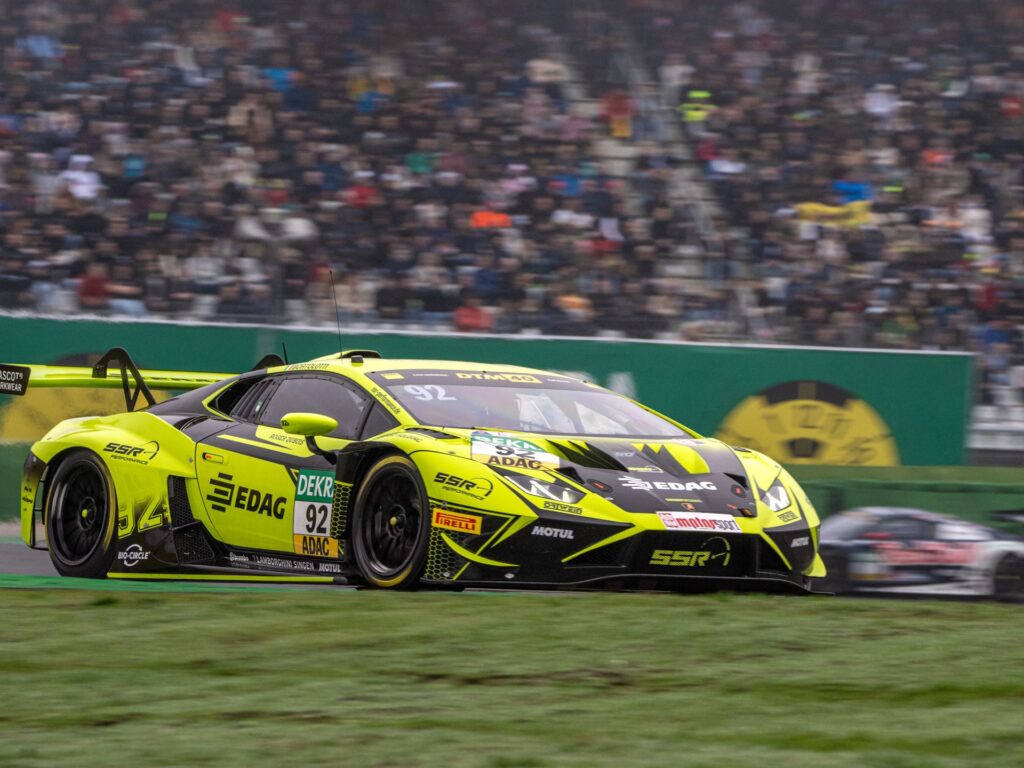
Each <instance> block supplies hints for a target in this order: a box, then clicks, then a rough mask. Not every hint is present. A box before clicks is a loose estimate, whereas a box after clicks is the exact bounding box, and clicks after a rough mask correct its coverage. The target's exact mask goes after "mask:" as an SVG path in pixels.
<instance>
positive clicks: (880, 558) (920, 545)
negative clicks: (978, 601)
mask: <svg viewBox="0 0 1024 768" xmlns="http://www.w3.org/2000/svg"><path fill="white" fill-rule="evenodd" d="M821 556H822V558H823V559H824V561H825V563H826V565H827V566H828V578H826V579H824V580H823V581H822V583H821V585H820V586H821V587H822V588H823V589H827V590H829V591H834V592H836V593H854V592H863V593H895V594H905V595H961V596H979V597H995V598H998V599H1000V600H1020V599H1022V598H1024V540H1021V539H1020V538H1018V537H1016V536H1013V535H1011V534H1009V533H1004V532H1003V531H999V530H996V529H994V528H989V527H987V526H983V525H978V524H976V523H972V522H968V521H966V520H961V519H959V518H956V517H951V516H949V515H940V514H937V513H935V512H926V511H925V510H922V509H909V508H902V507H861V508H859V509H851V510H848V511H846V512H840V513H839V514H837V515H833V516H831V517H828V518H826V519H825V522H824V524H823V525H822V527H821Z"/></svg>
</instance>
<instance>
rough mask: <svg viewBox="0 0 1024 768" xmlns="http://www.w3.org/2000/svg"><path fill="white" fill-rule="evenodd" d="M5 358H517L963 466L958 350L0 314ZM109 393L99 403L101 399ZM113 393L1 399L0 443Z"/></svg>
mask: <svg viewBox="0 0 1024 768" xmlns="http://www.w3.org/2000/svg"><path fill="white" fill-rule="evenodd" d="M0 338H2V339H3V343H2V345H0V362H12V363H18V362H21V363H51V364H53V363H63V364H66V365H74V364H87V363H91V362H93V361H95V359H96V358H97V357H98V356H99V355H100V354H101V353H102V352H104V351H106V350H107V349H109V348H110V347H113V346H121V347H125V348H126V349H128V351H129V352H130V353H131V354H132V356H133V357H134V358H135V361H136V362H137V363H138V364H139V366H140V367H141V368H171V369H184V370H201V371H223V372H226V373H233V372H239V371H245V370H248V369H249V368H251V367H252V366H253V365H254V364H255V363H256V361H257V360H259V359H260V358H261V357H262V356H263V355H265V354H267V353H269V352H277V353H279V354H280V353H281V349H282V346H281V345H282V342H284V343H286V344H287V347H288V353H289V357H290V359H291V360H292V361H293V362H295V361H302V360H307V359H309V358H312V357H316V356H319V355H324V354H329V353H332V352H335V351H337V350H338V348H339V346H344V347H347V348H364V349H365V348H369V349H377V350H379V351H380V352H381V353H382V354H383V355H384V356H385V357H390V358H403V357H404V358H430V357H435V358H441V359H449V360H473V361H479V362H484V363H488V362H495V363H498V362H503V363H515V364H521V365H526V366H533V367H539V368H549V369H554V370H560V371H566V372H576V373H579V374H582V375H585V376H587V377H589V378H590V379H591V380H593V381H595V382H597V383H599V384H601V385H604V386H608V387H610V388H612V389H615V390H617V391H620V392H623V393H624V394H628V395H631V396H634V397H636V398H637V399H639V400H640V401H642V402H643V403H645V404H647V405H650V406H651V407H653V408H655V409H657V410H659V411H662V412H664V413H666V414H668V415H670V416H673V417H675V418H677V419H679V420H680V421H682V422H683V423H685V424H687V425H689V426H691V427H693V428H694V429H696V430H698V431H700V432H702V433H704V434H708V435H716V436H719V437H721V438H722V439H724V440H726V441H728V442H730V443H732V444H734V445H743V446H747V447H750V448H753V449H756V450H761V451H764V452H765V453H767V454H769V455H771V456H773V457H774V458H776V459H778V460H780V461H782V462H784V463H786V464H804V463H812V464H847V465H882V466H885V465H889V466H891V465H912V466H920V465H957V464H963V463H964V462H965V460H966V455H965V449H964V445H965V434H966V428H967V422H968V418H969V411H970V403H971V380H972V375H973V374H972V361H973V358H972V357H971V356H969V355H963V354H953V353H920V352H905V353H904V352H884V351H870V350H834V349H819V348H806V347H803V348H802V347H759V346H749V345H748V346H744V345H733V346H726V345H713V344H684V343H667V342H641V341H611V340H591V339H565V338H560V339H546V338H540V337H530V336H510V337H498V336H473V335H455V334H448V335H439V334H427V333H423V334H409V333H405V334H400V333H369V332H366V331H365V330H358V331H355V330H352V331H346V330H345V329H343V339H342V340H341V342H339V340H338V337H337V333H336V332H334V331H331V330H329V329H327V330H314V329H302V328H290V327H289V328H279V327H270V326H242V325H206V326H203V325H181V324H176V323H168V322H134V321H132V322H129V321H107V320H74V321H64V320H58V319H52V318H38V317H13V316H3V317H0ZM104 397H105V398H106V399H105V400H104V399H103V398H104ZM118 399H119V395H118V394H117V393H116V392H114V391H105V392H98V391H95V390H74V391H73V390H49V391H46V390H39V391H37V392H35V393H33V392H31V387H30V392H29V395H28V396H27V397H25V398H21V402H13V403H12V401H14V400H15V399H14V398H11V397H0V441H3V440H6V441H32V440H35V439H37V438H38V437H39V436H40V435H42V434H43V433H44V432H45V431H46V430H47V429H48V428H49V427H50V426H52V424H53V423H55V422H57V421H59V420H60V419H63V418H67V417H68V416H72V415H84V414H87V413H96V412H100V411H102V410H103V409H104V408H107V409H110V408H116V407H117V401H118Z"/></svg>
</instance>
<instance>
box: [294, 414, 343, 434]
mask: <svg viewBox="0 0 1024 768" xmlns="http://www.w3.org/2000/svg"><path fill="white" fill-rule="evenodd" d="M337 428H338V420H337V419H332V418H331V417H330V416H324V415H323V414H320V413H286V414H285V415H284V416H282V417H281V429H283V430H284V431H285V432H287V433H288V434H289V435H300V436H302V437H320V436H321V435H326V434H329V433H331V432H333V431H334V430H336V429H337Z"/></svg>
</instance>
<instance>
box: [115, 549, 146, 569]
mask: <svg viewBox="0 0 1024 768" xmlns="http://www.w3.org/2000/svg"><path fill="white" fill-rule="evenodd" d="M117 559H118V561H119V562H120V563H121V565H123V566H124V567H125V568H134V567H135V566H136V565H138V564H139V563H142V562H145V561H146V560H149V552H144V551H143V550H142V545H141V544H129V545H128V546H127V547H125V548H124V551H122V552H118V553H117Z"/></svg>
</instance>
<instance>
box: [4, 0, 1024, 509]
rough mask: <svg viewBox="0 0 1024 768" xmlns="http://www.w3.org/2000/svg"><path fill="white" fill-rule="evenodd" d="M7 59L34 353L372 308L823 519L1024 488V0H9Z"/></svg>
mask: <svg viewBox="0 0 1024 768" xmlns="http://www.w3.org/2000/svg"><path fill="white" fill-rule="evenodd" d="M0 55H2V73H3V74H2V76H0V310H2V312H3V315H2V316H0V331H2V332H3V337H4V339H5V341H4V349H5V354H4V357H5V358H9V359H11V360H18V361H23V362H51V363H52V362H57V361H76V362H81V361H84V360H87V359H89V358H90V357H91V356H95V355H97V354H99V353H100V352H102V351H104V350H105V349H106V348H108V347H109V346H112V345H114V344H118V345H123V346H127V347H128V348H129V349H130V350H131V351H132V353H133V355H135V357H136V359H137V360H138V361H139V362H140V364H142V365H144V366H147V367H174V368H196V369H205V370H224V371H236V370H244V369H245V368H247V367H250V366H251V365H252V364H253V363H254V362H255V361H256V360H257V359H258V358H259V357H260V356H262V354H263V353H265V352H269V351H279V349H280V342H282V341H287V342H288V344H289V349H290V351H291V352H292V358H293V359H298V358H299V357H300V356H312V355H316V354H323V353H324V352H327V351H330V350H332V349H334V348H336V347H337V344H338V342H337V339H336V337H334V336H328V335H326V334H327V333H328V332H330V333H333V332H334V328H335V325H336V322H338V321H340V323H341V328H342V334H343V336H344V340H343V342H342V343H344V344H346V345H348V346H370V347H374V346H376V347H379V348H380V349H381V351H382V352H384V353H385V354H386V355H388V356H393V357H398V356H419V357H423V356H432V355H433V356H438V357H455V358H460V357H464V358H475V359H478V360H484V361H487V360H494V361H498V360H501V361H504V362H516V363H523V364H533V365H543V366H545V367H550V368H558V369H560V370H568V371H573V372H578V373H580V374H583V375H587V376H589V377H591V378H593V379H595V380H597V381H598V382H599V383H601V384H603V385H606V386H610V387H612V388H614V389H616V390H618V391H621V392H624V393H626V394H629V395H632V396H635V397H638V398H639V399H641V400H643V401H644V402H647V403H650V404H651V405H653V406H654V407H656V408H659V409H661V410H663V411H665V412H667V413H669V414H670V415H672V416H674V417H676V418H679V419H681V420H682V421H684V422H686V423H688V424H690V425H692V426H693V427H695V428H696V429H698V430H700V431H703V432H705V433H708V434H715V435H718V436H720V437H722V438H724V439H727V440H729V441H730V442H734V443H738V444H745V445H750V446H751V447H754V448H759V449H761V450H764V451H766V452H768V453H769V454H771V455H772V456H775V457H776V458H778V459H780V460H782V461H784V462H785V463H786V464H787V465H791V466H793V465H795V466H797V467H798V468H799V470H798V471H797V474H798V477H800V479H801V480H803V481H804V482H805V483H806V484H807V485H808V487H809V488H811V490H812V497H813V498H814V499H815V501H816V503H817V504H818V505H819V507H820V508H822V510H823V511H824V512H830V511H837V510H839V509H842V508H847V507H850V506H854V505H856V504H858V503H871V504H876V503H878V504H888V505H892V504H902V503H905V504H907V505H910V506H915V507H918V506H920V507H927V508H931V509H938V510H940V511H953V512H957V513H965V514H968V515H972V516H976V517H979V518H983V519H988V517H990V516H991V515H990V513H991V512H992V511H993V510H994V511H997V512H1000V513H1003V512H1006V511H1007V510H1010V511H1013V510H1014V509H1018V508H1021V507H1024V496H1022V495H1021V494H1022V493H1024V483H1022V482H1021V479H1020V475H1019V472H1018V471H1017V470H1015V469H998V468H991V469H984V470H982V469H979V468H977V467H976V466H974V465H978V464H990V465H1005V466H1007V467H1010V468H1014V467H1019V466H1021V461H1022V458H1024V398H1022V388H1024V337H1022V333H1021V328H1022V322H1024V288H1022V282H1021V278H1022V276H1024V162H1022V159H1024V4H1022V3H1020V2H1019V0H970V1H967V0H838V1H830V2H824V0H779V1H778V2H776V1H775V0H749V1H742V2H724V3H708V2H697V1H696V0H576V1H575V2H565V1H564V0H546V1H545V2H492V1H491V0H477V1H474V2H441V0H427V1H422V0H417V1H412V0H356V1H353V2H336V1H329V0H311V1H309V2H305V1H301V0H298V1H295V2H288V3H281V2H264V1H263V0H249V1H247V2H245V3H241V2H231V1H230V0H158V1H153V2H141V1H139V2H133V1H132V0H109V1H105V0H40V1H37V2H32V3H24V2H19V1H18V0H0ZM332 271H333V275H334V280H335V283H336V293H337V301H336V303H335V300H334V299H333V298H332V291H331V282H330V275H331V272H332ZM47 318H51V319H47ZM52 318H57V320H54V319H52ZM68 318H83V319H81V320H80V321H78V322H76V323H75V324H73V325H68V324H67V323H64V322H61V321H63V320H66V319H68ZM112 321H117V325H116V326H111V325H110V323H111V322H112ZM125 321H128V322H125ZM165 321H172V322H171V323H166V322H165ZM152 323H156V324H152ZM318 328H321V329H323V330H321V331H318V330H317V329H318ZM468 334H473V335H474V336H473V337H470V336H469V335H468ZM557 337H572V340H564V341H558V340H557ZM693 342H701V344H694V343H693ZM751 344H753V345H755V346H750V345H751ZM760 345H767V346H760ZM844 348H856V349H857V350H858V351H856V352H854V351H844ZM865 350H869V351H865ZM33 397H38V398H46V397H48V398H49V399H48V400H46V401H45V402H44V401H43V400H40V401H39V402H33V401H32V398H33ZM83 397H84V399H83V400H82V401H81V402H79V401H77V400H74V399H73V398H67V397H63V396H62V397H56V396H54V395H52V394H50V393H45V392H44V393H43V394H38V393H36V394H35V395H30V397H29V398H26V400H25V402H22V403H19V404H18V405H17V406H14V405H12V404H10V403H6V404H4V405H3V408H2V410H0V437H2V438H3V439H4V440H6V441H8V442H9V443H10V442H14V443H21V442H23V441H26V440H32V439H35V438H37V437H38V436H39V435H40V434H42V433H43V432H44V431H45V430H46V429H47V428H48V426H49V425H51V424H52V423H54V422H55V421H57V420H58V419H59V418H63V417H66V416H69V415H75V414H76V413H78V412H81V413H87V412H95V411H96V410H97V408H99V407H100V406H99V405H98V401H97V400H96V399H95V398H96V397H97V396H96V395H95V394H89V395H87V396H83ZM115 400H116V398H115ZM114 405H115V401H114V400H112V401H111V407H114ZM20 451H21V449H20V448H19V449H18V451H6V450H4V451H0V464H4V465H7V464H11V465H12V466H13V462H14V459H13V458H11V459H7V458H2V457H3V456H6V455H7V454H8V453H10V455H11V456H15V455H16V454H17V456H19V457H20V456H21V455H23V453H21V452H20ZM19 460H20V459H19ZM864 467H871V469H869V470H865V469H864ZM920 467H931V468H929V469H927V470H921V469H919V468H920ZM2 471H4V472H7V471H8V469H3V470H2ZM11 471H13V470H11ZM937 482H943V483H945V486H944V487H943V488H942V489H940V491H936V490H935V488H936V483H937ZM960 491H962V492H963V493H959V492H960ZM907 494H911V495H910V496H908V495H907ZM913 494H918V495H917V496H913ZM965 494H966V495H965ZM908 499H909V500H910V501H908ZM911 501H913V502H914V503H913V504H911V503H910V502H911Z"/></svg>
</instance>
